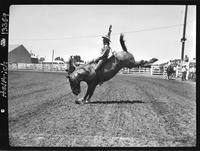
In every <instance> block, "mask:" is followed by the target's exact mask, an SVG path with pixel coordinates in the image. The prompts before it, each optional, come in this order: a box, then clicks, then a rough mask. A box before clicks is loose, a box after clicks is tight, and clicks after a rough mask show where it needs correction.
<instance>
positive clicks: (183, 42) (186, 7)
mask: <svg viewBox="0 0 200 151" xmlns="http://www.w3.org/2000/svg"><path fill="white" fill-rule="evenodd" d="M187 10H188V5H186V6H185V17H184V24H183V38H181V42H182V51H181V61H182V62H183V60H184V49H185V41H186V38H185V33H186V21H187Z"/></svg>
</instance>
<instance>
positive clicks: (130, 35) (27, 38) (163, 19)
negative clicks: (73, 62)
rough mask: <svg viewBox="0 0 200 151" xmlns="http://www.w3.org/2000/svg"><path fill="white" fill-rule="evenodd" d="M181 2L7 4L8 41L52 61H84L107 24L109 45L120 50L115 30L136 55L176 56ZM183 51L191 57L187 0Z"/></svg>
mask: <svg viewBox="0 0 200 151" xmlns="http://www.w3.org/2000/svg"><path fill="white" fill-rule="evenodd" d="M184 13H185V6H184V5H12V6H11V7H10V16H9V19H10V21H9V45H12V44H23V45H24V46H25V47H26V48H27V50H29V51H32V52H33V53H34V54H35V55H36V56H39V57H45V60H46V61H51V59H52V52H53V50H54V58H55V57H58V56H60V57H63V58H64V59H65V60H66V59H67V58H69V56H70V55H80V56H81V58H82V60H84V61H89V60H92V59H94V58H96V57H98V56H99V55H100V50H101V48H102V46H103V44H102V38H101V36H103V35H106V34H107V33H108V28H109V25H112V33H111V44H110V46H111V48H112V51H116V52H119V51H122V48H121V45H120V42H119V36H120V33H124V36H125V42H126V46H127V48H128V51H129V52H131V53H132V54H133V55H134V57H135V60H141V59H143V60H149V59H151V58H153V57H155V58H158V59H159V61H158V63H163V62H167V61H169V60H171V59H180V58H181V45H182V44H181V42H180V40H181V38H182V36H183V22H184ZM186 38H187V41H186V43H185V55H188V56H189V58H190V59H192V58H194V57H196V6H195V5H189V6H188V16H187V27H186Z"/></svg>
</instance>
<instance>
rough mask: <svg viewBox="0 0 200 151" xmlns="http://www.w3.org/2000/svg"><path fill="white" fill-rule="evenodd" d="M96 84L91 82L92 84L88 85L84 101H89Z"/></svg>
mask: <svg viewBox="0 0 200 151" xmlns="http://www.w3.org/2000/svg"><path fill="white" fill-rule="evenodd" d="M96 86H97V84H96V83H93V84H92V85H90V87H89V88H88V91H89V92H88V95H89V96H88V98H87V100H86V101H85V102H86V103H88V102H90V98H91V97H92V95H93V93H94V90H95V88H96Z"/></svg>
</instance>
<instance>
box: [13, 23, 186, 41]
mask: <svg viewBox="0 0 200 151" xmlns="http://www.w3.org/2000/svg"><path fill="white" fill-rule="evenodd" d="M182 25H183V24H178V25H170V26H161V27H155V28H148V29H141V30H133V31H125V32H123V33H126V34H130V33H138V32H145V31H154V30H161V29H168V28H174V27H180V26H182ZM119 34H121V32H120V33H113V34H112V35H119ZM100 36H102V34H101V35H100V34H99V35H87V36H74V37H64V38H44V39H34V38H33V39H31V38H22V39H10V40H33V41H40V40H62V39H63V40H64V39H80V38H95V37H100Z"/></svg>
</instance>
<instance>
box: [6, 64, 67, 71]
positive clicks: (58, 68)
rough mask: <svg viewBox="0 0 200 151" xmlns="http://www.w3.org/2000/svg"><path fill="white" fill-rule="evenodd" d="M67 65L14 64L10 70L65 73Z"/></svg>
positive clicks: (10, 65)
mask: <svg viewBox="0 0 200 151" xmlns="http://www.w3.org/2000/svg"><path fill="white" fill-rule="evenodd" d="M66 66H67V65H66V64H33V63H12V64H10V63H9V64H8V70H17V71H20V70H26V71H27V70H30V71H31V70H32V71H44V72H45V71H46V72H49V71H65V69H66Z"/></svg>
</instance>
